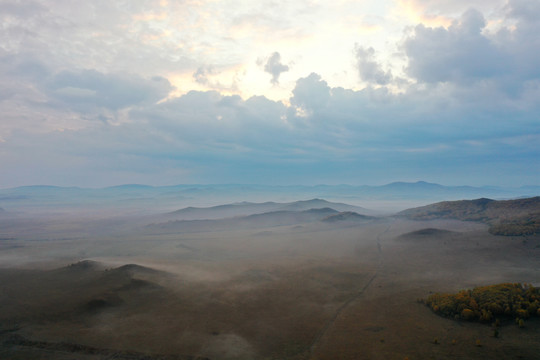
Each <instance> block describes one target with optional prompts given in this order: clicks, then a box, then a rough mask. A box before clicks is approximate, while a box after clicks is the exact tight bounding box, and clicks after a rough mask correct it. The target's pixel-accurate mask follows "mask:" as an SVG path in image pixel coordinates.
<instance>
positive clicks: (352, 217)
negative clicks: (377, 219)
mask: <svg viewBox="0 0 540 360" xmlns="http://www.w3.org/2000/svg"><path fill="white" fill-rule="evenodd" d="M371 219H373V217H372V216H366V215H360V214H358V213H356V212H354V211H343V212H340V213H337V214H334V215H329V216H327V217H325V218H324V219H322V220H321V221H324V222H338V221H364V220H371Z"/></svg>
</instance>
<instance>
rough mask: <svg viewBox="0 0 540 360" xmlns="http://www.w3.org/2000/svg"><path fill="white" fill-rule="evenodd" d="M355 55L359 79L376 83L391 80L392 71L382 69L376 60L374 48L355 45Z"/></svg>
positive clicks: (379, 83) (380, 83) (387, 82)
mask: <svg viewBox="0 0 540 360" xmlns="http://www.w3.org/2000/svg"><path fill="white" fill-rule="evenodd" d="M355 55H356V61H357V67H358V74H359V75H360V79H362V80H363V81H365V82H368V83H375V84H378V85H387V84H389V83H390V82H391V81H392V73H391V72H390V71H384V70H383V69H382V66H381V64H379V63H378V62H377V60H376V58H375V49H373V48H372V47H369V48H365V47H362V46H358V45H357V46H356V49H355Z"/></svg>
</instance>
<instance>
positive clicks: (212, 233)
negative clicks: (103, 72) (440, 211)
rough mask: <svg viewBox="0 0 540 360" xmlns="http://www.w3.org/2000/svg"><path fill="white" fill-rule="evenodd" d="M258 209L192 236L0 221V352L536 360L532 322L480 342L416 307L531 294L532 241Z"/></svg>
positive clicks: (185, 231) (473, 329)
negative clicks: (499, 293) (494, 288)
mask: <svg viewBox="0 0 540 360" xmlns="http://www.w3.org/2000/svg"><path fill="white" fill-rule="evenodd" d="M327 212H328V210H325V211H323V213H324V214H322V215H325V216H326V215H327ZM270 214H271V215H269V217H265V218H264V221H262V220H261V217H260V216H258V217H257V218H256V219H257V221H258V222H257V223H256V224H255V225H253V226H249V227H248V226H245V223H244V222H243V220H241V219H239V218H234V219H233V220H230V221H232V224H233V225H230V224H229V223H228V221H229V220H222V219H220V220H216V222H211V221H210V222H207V223H205V226H204V227H202V228H201V227H200V226H193V223H191V224H190V226H187V225H188V223H189V221H185V222H180V223H173V225H174V226H171V222H170V221H171V220H170V217H169V216H170V215H167V216H157V215H156V216H142V215H141V216H118V217H111V216H107V218H100V217H99V216H94V217H93V218H91V219H90V218H85V217H82V216H80V214H79V215H73V216H71V217H66V216H49V217H25V216H16V217H3V218H1V219H0V238H1V240H0V264H2V270H0V284H1V285H0V286H1V291H0V309H1V310H0V343H1V347H0V358H7V359H35V358H40V359H73V358H77V359H89V360H96V359H113V358H114V359H143V358H144V359H195V358H208V359H404V358H409V359H456V358H459V359H485V358H497V359H518V358H523V359H535V358H540V355H539V354H540V343H539V342H538V339H539V338H540V323H539V322H538V321H534V320H530V321H527V324H526V327H525V329H519V328H518V327H517V326H514V325H512V324H510V325H508V326H503V327H502V329H501V330H500V336H499V338H493V337H491V333H492V332H491V329H490V327H489V326H488V325H484V324H477V323H467V322H463V321H454V320H449V319H445V318H441V317H438V316H436V315H434V314H433V313H432V312H431V311H430V310H429V308H428V307H426V306H425V305H422V304H420V303H418V302H417V299H418V298H423V297H426V296H428V295H429V294H430V292H436V291H445V292H452V291H456V290H459V289H463V288H472V287H474V286H479V285H487V284H494V283H499V282H527V283H533V284H536V285H538V282H539V279H540V265H539V263H538V256H539V255H540V237H539V236H520V237H503V236H494V235H492V234H490V233H489V232H488V231H487V230H488V226H487V225H484V224H480V223H475V222H465V221H458V220H436V219H435V220H422V221H412V220H407V219H403V218H393V217H382V218H365V219H364V218H353V219H349V220H347V219H348V218H345V220H343V221H331V222H329V221H318V220H315V219H314V218H312V217H311V215H310V216H308V217H306V215H305V214H303V215H301V216H299V217H298V218H297V220H296V221H295V223H293V224H291V223H288V222H286V223H283V221H282V217H281V216H282V215H283V214H277V215H276V213H270ZM193 221H197V220H193ZM276 221H278V222H277V223H276ZM224 224H225V225H226V226H225V225H224ZM227 224H229V225H230V226H229V225H227ZM213 226H215V227H213ZM240 226H242V227H240ZM434 339H437V340H438V341H437V342H438V344H434V343H433V342H434ZM477 340H478V341H479V344H480V345H481V346H476V345H477Z"/></svg>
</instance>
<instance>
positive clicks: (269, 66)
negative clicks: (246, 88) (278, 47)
mask: <svg viewBox="0 0 540 360" xmlns="http://www.w3.org/2000/svg"><path fill="white" fill-rule="evenodd" d="M264 71H265V72H267V73H269V74H270V75H272V80H270V81H271V82H272V84H278V83H279V76H280V75H281V74H282V73H284V72H287V71H289V66H288V65H285V64H282V63H281V55H280V54H279V53H278V52H277V51H276V52H274V53H273V54H272V55H270V57H269V58H268V59H267V60H266V64H264Z"/></svg>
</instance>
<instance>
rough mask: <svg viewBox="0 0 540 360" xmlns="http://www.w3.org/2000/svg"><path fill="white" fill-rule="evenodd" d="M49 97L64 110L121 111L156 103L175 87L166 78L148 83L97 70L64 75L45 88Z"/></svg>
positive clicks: (56, 76)
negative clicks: (94, 109)
mask: <svg viewBox="0 0 540 360" xmlns="http://www.w3.org/2000/svg"><path fill="white" fill-rule="evenodd" d="M45 87H46V91H47V93H48V95H50V96H51V97H52V98H54V99H55V100H57V101H60V102H62V104H63V105H64V106H67V107H70V108H73V109H76V110H79V111H87V110H88V109H92V108H96V107H97V108H100V107H103V108H108V109H111V110H119V109H122V108H126V107H130V106H140V105H148V104H152V103H155V102H157V101H159V100H162V99H163V98H165V97H166V96H167V95H168V94H169V92H170V91H172V90H173V87H172V86H171V84H170V83H169V81H168V80H167V79H165V78H163V77H159V76H154V77H152V78H149V79H145V78H141V77H139V76H137V75H131V74H124V73H119V74H103V73H100V72H98V71H95V70H78V71H62V72H60V73H58V74H54V75H53V76H52V77H51V78H50V80H48V81H47V82H46V84H45Z"/></svg>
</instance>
